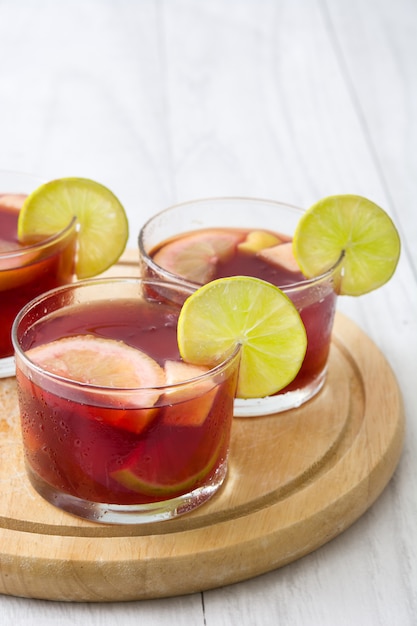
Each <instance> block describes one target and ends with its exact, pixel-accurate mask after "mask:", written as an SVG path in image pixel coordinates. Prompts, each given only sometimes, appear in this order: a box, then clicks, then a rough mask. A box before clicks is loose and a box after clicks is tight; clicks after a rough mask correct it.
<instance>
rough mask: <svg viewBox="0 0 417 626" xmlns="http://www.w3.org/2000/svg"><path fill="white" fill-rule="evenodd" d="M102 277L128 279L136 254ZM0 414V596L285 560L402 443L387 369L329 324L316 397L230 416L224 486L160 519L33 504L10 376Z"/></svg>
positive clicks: (125, 592)
mask: <svg viewBox="0 0 417 626" xmlns="http://www.w3.org/2000/svg"><path fill="white" fill-rule="evenodd" d="M110 273H111V274H113V275H115V274H120V275H135V274H137V273H138V270H137V260H136V255H134V256H133V257H130V256H128V255H127V256H125V257H124V259H122V261H121V262H120V263H119V264H118V266H116V268H114V269H113V270H112V271H111V272H110ZM0 407H1V413H0V433H1V439H0V489H1V499H0V593H4V594H8V595H17V596H24V597H32V598H45V599H50V600H67V601H97V602H104V601H126V600H138V599H145V598H157V597H164V596H174V595H179V594H185V593H192V592H196V591H201V590H205V589H210V588H214V587H218V586H222V585H227V584H230V583H234V582H238V581H241V580H244V579H247V578H250V577H253V576H256V575H258V574H261V573H264V572H267V571H270V570H272V569H275V568H278V567H281V566H283V565H285V564H287V563H290V562H291V561H294V560H296V559H298V558H300V557H302V556H303V555H305V554H308V553H309V552H311V551H313V550H315V549H317V548H318V547H319V546H321V545H323V544H324V543H326V542H328V541H329V540H330V539H332V538H333V537H335V536H336V535H338V534H339V533H341V532H342V531H343V530H345V529H346V528H347V527H348V526H349V525H350V524H352V523H353V522H354V521H355V520H356V519H358V518H359V517H360V516H361V515H362V514H363V513H364V511H366V509H367V508H368V507H369V506H370V505H371V504H372V503H373V502H374V501H375V499H376V498H377V497H378V496H379V494H380V493H381V492H382V490H383V489H384V487H385V486H386V484H387V483H388V481H389V479H390V478H391V476H392V474H393V472H394V470H395V467H396V465H397V463H398V460H399V457H400V454H401V449H402V444H403V436H404V414H403V406H402V399H401V394H400V391H399V387H398V385H397V382H396V380H395V377H394V375H393V373H392V371H391V368H390V367H389V365H388V363H387V362H386V360H385V358H384V357H383V355H382V354H381V353H380V351H379V350H378V349H377V347H376V346H375V345H374V344H373V343H372V341H371V340H370V339H369V338H368V337H367V336H366V335H365V334H364V333H363V332H362V331H360V330H359V329H358V327H357V326H356V325H355V324H353V323H352V322H351V321H350V320H348V319H347V318H346V317H343V316H342V315H340V314H338V315H337V316H336V322H335V328H334V334H333V341H332V348H331V354H330V361H329V372H328V378H327V381H326V384H325V386H324V388H323V390H322V391H321V392H320V393H319V394H318V395H317V396H316V397H315V398H314V399H312V400H311V401H310V402H308V403H307V404H305V405H304V406H303V407H300V408H298V409H294V410H292V411H288V412H285V413H281V414H278V415H270V416H265V417H258V418H235V420H234V423H233V429H232V442H231V450H230V463H229V473H228V477H227V479H226V482H225V484H224V486H223V487H222V489H221V490H220V492H219V493H218V494H217V495H216V496H215V497H214V498H213V499H212V500H211V501H209V502H208V503H206V504H205V505H203V506H202V507H201V508H200V509H197V510H196V511H194V512H193V513H191V514H188V515H184V516H183V517H178V518H177V519H174V520H171V521H165V522H159V523H154V524H141V525H132V526H131V525H129V526H119V525H103V524H94V523H92V522H86V521H84V520H81V519H78V518H76V517H73V516H71V515H69V514H67V513H64V512H61V511H60V510H59V509H56V508H55V507H53V506H52V505H50V504H49V503H47V502H45V501H44V500H43V499H42V498H41V497H40V496H39V495H38V494H37V493H36V492H35V491H34V490H33V489H32V487H31V485H30V484H29V482H28V480H27V479H26V475H25V469H24V463H23V454H22V449H21V439H20V430H19V411H18V404H17V395H16V386H15V380H14V378H7V379H3V380H2V381H0Z"/></svg>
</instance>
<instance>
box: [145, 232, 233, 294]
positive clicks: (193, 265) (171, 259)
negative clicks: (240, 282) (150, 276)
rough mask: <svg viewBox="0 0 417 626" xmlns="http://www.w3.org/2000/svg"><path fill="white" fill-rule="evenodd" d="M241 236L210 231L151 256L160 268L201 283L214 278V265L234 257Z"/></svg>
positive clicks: (169, 245) (170, 243)
mask: <svg viewBox="0 0 417 626" xmlns="http://www.w3.org/2000/svg"><path fill="white" fill-rule="evenodd" d="M241 240H242V236H241V235H239V234H238V233H234V232H225V231H223V230H217V229H210V230H205V231H204V232H196V233H192V234H189V235H187V236H185V237H181V238H180V239H174V240H172V241H171V242H168V243H167V244H166V245H165V246H163V248H161V249H160V250H158V251H157V252H156V254H155V255H154V256H153V260H154V261H155V263H157V264H158V265H159V266H160V267H162V268H164V269H166V270H168V271H169V272H171V273H172V274H176V275H178V276H181V277H182V278H185V279H186V280H190V281H192V282H195V283H199V284H201V285H202V284H204V283H207V282H208V281H209V280H211V279H212V278H213V276H214V272H215V268H216V264H217V263H218V261H220V260H226V259H228V258H229V257H231V256H232V255H233V252H234V250H235V249H236V246H237V245H238V243H239V242H240V241H241Z"/></svg>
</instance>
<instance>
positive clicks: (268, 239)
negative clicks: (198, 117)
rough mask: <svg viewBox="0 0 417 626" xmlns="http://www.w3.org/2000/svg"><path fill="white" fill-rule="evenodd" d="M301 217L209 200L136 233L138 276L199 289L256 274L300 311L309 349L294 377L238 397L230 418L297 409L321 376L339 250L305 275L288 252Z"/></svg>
mask: <svg viewBox="0 0 417 626" xmlns="http://www.w3.org/2000/svg"><path fill="white" fill-rule="evenodd" d="M302 214H303V211H302V210H301V209H299V208H297V207H294V206H291V205H288V204H283V203H279V202H274V201H269V200H262V199H254V198H238V197H236V198H207V199H201V200H195V201H191V202H186V203H183V204H178V205H175V206H172V207H170V208H167V209H165V210H164V211H161V212H160V213H158V214H156V215H154V216H153V217H152V218H151V219H149V220H148V221H147V222H146V223H145V224H144V226H143V227H142V229H141V230H140V233H139V240H138V243H139V256H140V264H141V272H142V274H143V276H144V277H147V278H158V279H162V280H169V281H176V282H177V283H178V284H180V285H182V286H187V287H189V288H192V289H197V288H198V287H199V286H201V284H204V283H207V282H209V281H211V280H214V279H216V278H221V277H225V276H236V275H247V276H254V277H256V278H261V279H263V280H266V281H268V282H270V283H273V284H274V285H276V286H278V287H280V288H281V289H282V291H283V292H284V293H285V294H286V295H287V296H288V297H289V298H290V299H291V300H292V302H293V303H294V305H295V306H296V308H297V310H298V312H299V313H300V315H301V318H302V320H303V322H304V325H305V328H306V332H307V338H308V346H307V353H306V356H305V359H304V362H303V365H302V367H301V370H300V372H299V374H298V375H297V377H296V378H295V380H294V381H293V382H292V383H290V384H289V385H288V386H287V387H285V388H284V389H282V390H281V391H279V392H278V393H276V394H275V395H273V396H268V397H264V398H252V399H242V398H236V400H235V408H234V414H235V415H236V416H241V417H244V416H257V415H266V414H273V413H279V412H281V411H285V410H288V409H292V408H295V407H298V406H300V405H302V404H303V403H305V402H307V401H308V400H309V399H311V398H312V397H313V396H315V395H316V394H317V393H318V392H319V391H320V389H321V388H322V386H323V384H324V381H325V377H326V370H327V360H328V355H329V349H330V344H331V334H332V327H333V319H334V315H335V308H336V300H337V294H338V284H339V279H340V272H341V265H342V258H343V255H341V257H340V259H339V260H338V262H337V263H336V264H335V265H334V266H333V267H332V268H331V269H329V270H328V271H326V272H325V273H324V274H322V275H320V276H317V277H315V278H312V279H307V278H305V277H304V276H303V274H302V273H301V271H300V269H299V268H298V266H297V263H296V261H295V259H294V257H293V254H292V235H293V233H294V230H295V228H296V226H297V223H298V221H299V219H300V217H301V216H302Z"/></svg>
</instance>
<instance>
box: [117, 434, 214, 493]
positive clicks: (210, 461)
mask: <svg viewBox="0 0 417 626" xmlns="http://www.w3.org/2000/svg"><path fill="white" fill-rule="evenodd" d="M179 430H180V432H178V433H177V432H176V431H175V430H173V431H172V432H170V433H167V432H166V433H165V434H164V435H163V434H161V433H159V435H158V437H156V438H155V437H154V438H152V437H149V438H146V437H144V438H143V439H142V440H141V441H139V442H138V445H137V447H136V449H135V450H134V451H133V452H132V454H130V455H129V456H128V457H127V459H126V461H125V462H124V464H123V466H122V467H120V468H118V469H116V470H114V471H113V472H111V473H110V476H111V477H112V478H113V479H114V480H116V481H117V482H118V483H120V484H121V485H123V486H124V487H127V489H130V490H131V491H137V492H139V493H142V494H145V495H147V496H152V497H157V498H158V497H159V498H161V497H166V496H171V497H172V496H174V495H179V494H181V493H184V492H187V491H190V490H191V489H193V488H194V487H195V486H196V485H197V484H198V483H199V482H200V481H201V480H203V479H204V478H205V477H206V476H207V475H208V474H209V473H210V472H211V471H212V470H213V469H214V468H215V466H216V464H217V463H218V462H219V457H220V455H221V454H222V449H223V448H224V444H225V435H224V434H223V436H221V437H220V438H219V440H218V441H217V437H216V442H215V443H214V442H213V441H211V440H210V437H207V433H206V437H205V439H204V440H203V441H202V442H201V444H200V445H198V446H195V447H194V448H192V449H191V450H190V449H189V448H188V447H186V448H185V449H184V433H183V431H181V429H179ZM175 437H178V439H175ZM149 459H152V461H153V462H152V463H150V462H149Z"/></svg>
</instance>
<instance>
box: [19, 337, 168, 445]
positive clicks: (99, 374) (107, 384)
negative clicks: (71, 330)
mask: <svg viewBox="0 0 417 626" xmlns="http://www.w3.org/2000/svg"><path fill="white" fill-rule="evenodd" d="M26 356H27V357H28V358H29V359H30V360H31V361H32V362H33V363H36V364H37V365H39V366H40V367H42V368H43V369H44V370H46V371H47V372H50V373H51V374H55V375H57V376H60V377H62V378H65V379H68V380H72V381H77V382H81V383H85V384H87V385H88V386H89V387H88V389H87V388H83V390H81V391H80V394H79V396H80V398H79V400H80V401H82V402H83V403H84V404H89V403H91V404H99V405H100V406H103V410H102V411H101V413H100V416H101V419H102V420H103V421H106V422H108V423H111V424H112V425H114V426H117V427H119V428H123V429H124V430H129V431H132V432H135V433H139V432H141V431H142V430H143V429H144V428H145V427H146V426H147V425H148V423H149V422H150V421H151V420H152V419H153V417H154V416H155V414H156V412H157V410H156V409H153V408H152V407H153V406H154V404H155V403H156V402H157V400H158V398H159V396H160V393H159V391H158V389H157V388H158V387H160V386H162V385H164V384H165V373H164V370H163V369H162V368H161V367H160V366H159V365H158V363H157V362H156V361H154V360H153V359H152V358H151V357H150V356H148V355H147V354H145V353H144V352H141V351H140V350H137V349H136V348H132V347H131V346H128V345H127V344H125V343H123V342H122V341H116V340H114V339H102V338H100V337H94V336H92V335H79V336H74V337H64V338H62V339H57V340H56V341H51V342H49V343H45V344H42V345H40V346H36V347H35V348H31V349H30V350H28V351H27V352H26ZM109 389H111V391H109ZM126 390H129V391H126ZM55 392H56V393H57V394H59V393H60V387H59V383H57V384H56V385H55ZM77 397H78V396H77ZM104 407H108V408H107V409H105V408H104Z"/></svg>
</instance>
